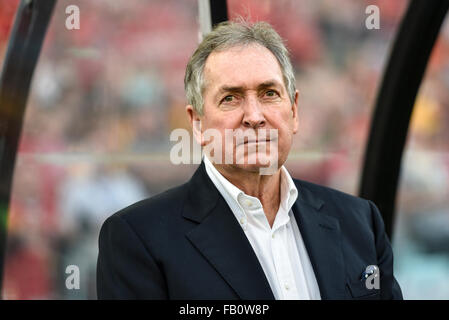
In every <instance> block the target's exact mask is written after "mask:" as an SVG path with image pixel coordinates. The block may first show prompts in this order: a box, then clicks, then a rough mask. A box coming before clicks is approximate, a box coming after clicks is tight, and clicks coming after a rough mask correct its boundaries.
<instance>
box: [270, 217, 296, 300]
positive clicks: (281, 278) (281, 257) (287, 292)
mask: <svg viewBox="0 0 449 320" xmlns="http://www.w3.org/2000/svg"><path fill="white" fill-rule="evenodd" d="M286 228H287V225H286V224H284V225H283V226H279V227H277V228H276V229H273V230H272V232H271V249H272V255H273V260H274V265H275V268H276V274H277V278H278V283H279V287H280V288H281V291H282V296H283V298H284V299H297V298H298V292H297V288H296V282H295V278H294V275H293V270H292V268H291V262H290V257H289V254H288V246H287V244H286V242H285V241H286Z"/></svg>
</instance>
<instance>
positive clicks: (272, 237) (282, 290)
mask: <svg viewBox="0 0 449 320" xmlns="http://www.w3.org/2000/svg"><path fill="white" fill-rule="evenodd" d="M203 160H204V163H205V166H206V172H207V174H208V176H209V178H210V179H211V180H212V182H213V183H214V185H215V186H216V187H217V189H218V191H219V192H220V193H221V195H222V196H223V197H224V199H225V201H226V203H227V204H228V205H229V207H230V208H231V211H232V212H233V214H234V216H235V218H236V219H237V221H238V222H239V224H240V226H241V227H242V229H243V230H244V232H245V234H246V237H247V238H248V240H249V242H250V244H251V246H252V248H253V250H254V252H255V253H256V256H257V258H258V260H259V263H260V265H261V266H262V269H263V271H264V273H265V276H266V277H267V280H268V283H269V284H270V287H271V290H272V291H273V294H274V297H275V298H276V299H277V300H320V299H321V296H320V290H319V287H318V283H317V281H316V278H315V273H314V271H313V268H312V264H311V263H310V259H309V255H308V254H307V250H306V248H305V245H304V242H303V239H302V237H301V233H300V232H299V228H298V225H297V223H296V221H295V217H294V215H293V212H292V210H291V208H292V206H293V204H294V203H295V201H296V199H297V197H298V190H297V189H296V186H295V184H294V182H293V180H292V178H291V176H290V174H289V173H288V171H287V169H286V168H285V167H284V166H282V168H281V183H280V185H281V193H280V196H281V197H280V205H279V210H278V212H277V214H276V218H275V220H274V223H273V227H270V225H269V223H268V220H267V218H266V216H265V213H264V210H263V207H262V203H261V202H260V201H259V199H258V198H256V197H252V196H249V195H247V194H245V193H244V192H243V191H242V190H240V189H239V188H237V187H236V186H234V185H233V184H232V183H230V182H229V181H228V180H227V179H226V178H225V177H223V175H222V174H221V173H220V172H218V170H217V169H216V168H215V167H214V165H213V164H212V163H211V162H210V160H209V159H208V158H207V157H206V156H204V157H203Z"/></svg>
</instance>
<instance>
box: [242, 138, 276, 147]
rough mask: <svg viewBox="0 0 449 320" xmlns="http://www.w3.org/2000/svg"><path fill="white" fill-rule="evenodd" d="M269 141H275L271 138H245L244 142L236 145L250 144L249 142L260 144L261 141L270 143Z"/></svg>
mask: <svg viewBox="0 0 449 320" xmlns="http://www.w3.org/2000/svg"><path fill="white" fill-rule="evenodd" d="M271 141H275V140H272V139H249V140H247V139H245V141H244V142H242V143H239V144H238V146H242V145H250V144H261V143H270V142H271Z"/></svg>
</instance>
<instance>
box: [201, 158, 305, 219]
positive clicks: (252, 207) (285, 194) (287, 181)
mask: <svg viewBox="0 0 449 320" xmlns="http://www.w3.org/2000/svg"><path fill="white" fill-rule="evenodd" d="M203 161H204V164H205V166H206V172H207V174H208V175H209V177H210V178H211V180H212V182H213V183H214V185H215V186H216V187H217V189H218V191H220V193H221V194H222V196H223V197H224V198H225V200H226V201H227V202H228V204H229V205H230V206H231V209H232V208H233V207H235V206H236V205H237V206H239V207H240V208H241V209H242V210H243V211H244V212H251V211H252V212H254V213H256V212H260V210H257V209H260V208H261V206H262V205H261V203H260V201H259V199H257V198H255V197H252V196H249V195H247V194H245V193H244V192H243V191H242V190H240V189H239V188H237V187H236V186H235V185H233V184H232V183H231V182H230V181H229V180H228V179H226V178H225V177H224V176H223V175H222V174H221V173H220V172H219V171H218V170H217V169H216V168H215V166H214V165H213V164H212V162H211V161H210V160H209V158H208V157H207V156H204V157H203ZM297 198H298V189H297V188H296V186H295V183H294V182H293V179H292V177H291V176H290V174H289V173H288V171H287V169H286V168H285V167H284V166H282V167H281V201H280V209H281V208H282V209H283V210H280V212H284V213H285V214H287V215H288V213H289V211H290V209H291V208H292V206H293V204H294V203H295V201H296V199H297ZM230 201H232V202H233V203H232V205H231V204H230ZM234 213H235V212H234Z"/></svg>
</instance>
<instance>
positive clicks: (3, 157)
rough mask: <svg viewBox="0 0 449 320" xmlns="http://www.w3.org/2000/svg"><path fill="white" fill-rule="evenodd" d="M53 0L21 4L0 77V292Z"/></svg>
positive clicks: (23, 0)
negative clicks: (18, 163)
mask: <svg viewBox="0 0 449 320" xmlns="http://www.w3.org/2000/svg"><path fill="white" fill-rule="evenodd" d="M55 2H56V0H46V1H38V0H22V1H21V2H20V5H19V8H18V10H17V14H16V19H15V22H14V26H13V29H12V31H11V36H10V40H9V45H8V50H7V52H6V57H5V61H4V65H3V69H2V74H1V76H0V289H1V288H2V280H3V264H4V258H5V250H6V235H7V221H8V209H9V199H10V195H11V185H12V177H13V172H14V163H15V160H16V153H17V148H18V143H19V138H20V133H21V130H22V123H23V116H24V114H25V107H26V103H27V98H28V92H29V89H30V84H31V79H32V77H33V72H34V69H35V66H36V63H37V60H38V58H39V53H40V51H41V46H42V42H43V40H44V37H45V33H46V30H47V26H48V23H49V21H50V18H51V15H52V11H53V8H54V5H55Z"/></svg>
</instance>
